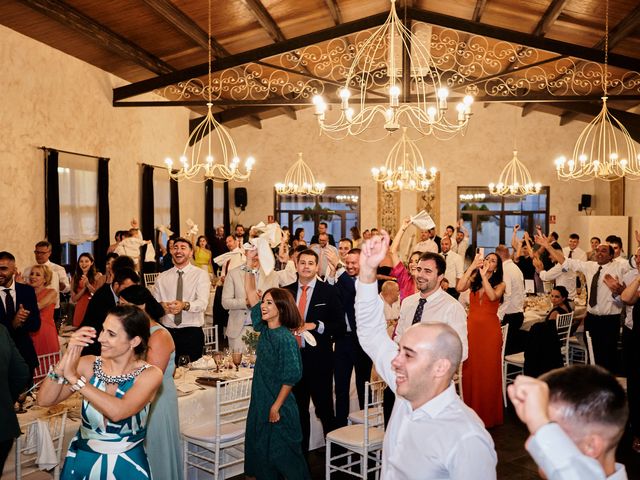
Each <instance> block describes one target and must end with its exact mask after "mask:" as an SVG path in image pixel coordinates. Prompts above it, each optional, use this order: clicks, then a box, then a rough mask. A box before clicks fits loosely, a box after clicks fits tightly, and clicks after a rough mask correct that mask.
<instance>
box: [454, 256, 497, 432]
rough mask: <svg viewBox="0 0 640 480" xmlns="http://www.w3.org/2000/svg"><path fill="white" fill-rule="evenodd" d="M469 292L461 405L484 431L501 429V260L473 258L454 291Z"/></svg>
mask: <svg viewBox="0 0 640 480" xmlns="http://www.w3.org/2000/svg"><path fill="white" fill-rule="evenodd" d="M468 288H471V295H470V304H469V315H468V317H467V338H468V341H469V357H468V358H467V360H466V361H465V362H464V365H463V367H462V391H463V392H464V401H465V403H466V404H467V405H469V406H470V407H471V408H472V409H473V410H474V411H475V412H476V413H477V414H478V416H479V417H480V418H481V419H482V421H483V422H484V424H485V427H487V428H489V427H493V426H495V425H501V424H502V421H503V417H502V415H503V412H502V332H501V330H500V320H499V319H498V307H499V306H500V302H501V300H502V295H503V294H504V290H505V283H504V282H503V281H502V260H501V259H500V257H498V256H497V255H496V254H495V253H490V254H489V255H487V256H486V258H483V257H482V255H481V254H477V255H476V257H475V259H474V261H473V263H472V264H471V265H470V266H469V268H468V269H467V271H466V272H465V273H464V275H463V276H462V278H461V279H460V280H459V281H458V285H457V290H458V291H459V292H464V291H465V290H467V289H468Z"/></svg>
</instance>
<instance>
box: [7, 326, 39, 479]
mask: <svg viewBox="0 0 640 480" xmlns="http://www.w3.org/2000/svg"><path fill="white" fill-rule="evenodd" d="M30 382H31V372H30V371H29V367H28V366H27V363H26V362H25V361H24V359H23V358H22V355H20V352H18V349H17V347H16V344H15V343H14V341H13V340H12V339H11V335H9V332H8V331H7V329H6V328H5V327H4V326H3V325H0V425H2V428H0V442H3V441H5V440H9V439H10V438H16V437H18V436H19V435H20V426H19V425H18V418H17V417H16V414H15V411H14V409H13V404H14V403H15V401H16V400H17V399H18V395H20V393H22V392H24V391H25V390H26V388H27V387H28V386H29V383H30ZM0 473H1V472H0Z"/></svg>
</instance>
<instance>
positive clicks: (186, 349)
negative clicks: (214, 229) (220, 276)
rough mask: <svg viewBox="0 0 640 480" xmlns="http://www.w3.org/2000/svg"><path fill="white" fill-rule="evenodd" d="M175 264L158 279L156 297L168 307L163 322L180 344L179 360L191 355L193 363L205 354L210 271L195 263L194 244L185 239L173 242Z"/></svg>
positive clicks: (172, 253) (177, 350)
mask: <svg viewBox="0 0 640 480" xmlns="http://www.w3.org/2000/svg"><path fill="white" fill-rule="evenodd" d="M171 255H172V256H173V265H174V267H173V268H171V269H169V270H167V271H165V272H162V273H161V274H160V275H158V278H157V279H156V284H155V286H154V296H155V298H156V300H157V301H158V302H160V304H161V305H162V306H163V307H164V311H165V312H166V315H165V316H164V317H162V325H164V327H165V328H166V329H167V330H169V333H170V334H171V336H172V337H173V341H174V343H175V344H176V361H177V359H178V358H179V357H180V356H181V355H189V358H190V360H191V361H192V362H194V361H196V360H198V359H199V358H200V357H201V356H202V348H203V347H204V332H203V331H202V326H203V325H204V312H205V310H206V309H207V306H208V304H209V292H210V289H211V282H210V279H209V274H208V273H207V272H205V271H204V270H202V269H201V268H198V267H196V266H195V265H193V264H191V262H190V260H191V257H192V256H193V246H192V245H191V242H190V241H189V240H187V239H185V238H176V240H175V241H174V242H173V250H172V251H171Z"/></svg>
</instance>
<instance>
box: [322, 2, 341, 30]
mask: <svg viewBox="0 0 640 480" xmlns="http://www.w3.org/2000/svg"><path fill="white" fill-rule="evenodd" d="M324 3H326V4H327V9H329V13H330V14H331V18H332V19H333V23H334V24H335V25H340V24H341V23H342V21H343V20H342V12H341V11H340V6H339V5H338V2H336V0H324Z"/></svg>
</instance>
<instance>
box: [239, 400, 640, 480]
mask: <svg viewBox="0 0 640 480" xmlns="http://www.w3.org/2000/svg"><path fill="white" fill-rule="evenodd" d="M490 433H491V436H492V437H493V440H494V442H495V444H496V450H497V452H498V479H499V480H534V479H539V478H540V477H539V476H538V469H537V467H536V464H535V463H534V462H533V460H532V459H531V457H530V456H529V455H528V454H527V452H526V451H525V449H524V442H525V440H526V439H527V436H528V432H527V429H526V428H525V427H524V425H523V424H522V423H520V421H519V420H518V418H517V417H516V415H515V413H514V412H513V410H507V411H506V412H505V423H504V425H502V426H500V427H496V428H492V429H491V430H490ZM629 445H630V441H629V440H628V438H626V437H625V438H623V441H622V442H621V446H620V448H619V449H618V461H621V462H622V463H624V464H625V465H626V468H627V474H628V476H629V479H640V454H638V453H634V452H633V451H631V449H630V448H629ZM324 454H325V451H324V448H321V449H318V450H314V451H312V452H311V453H310V454H309V465H310V469H311V477H312V478H313V479H314V480H321V479H324V478H325V475H324ZM235 478H236V479H241V478H242V477H235ZM331 478H332V479H334V480H343V479H347V478H351V479H353V478H354V477H350V476H347V475H344V474H339V475H338V474H334V475H332V476H331ZM477 480H482V479H477Z"/></svg>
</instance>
